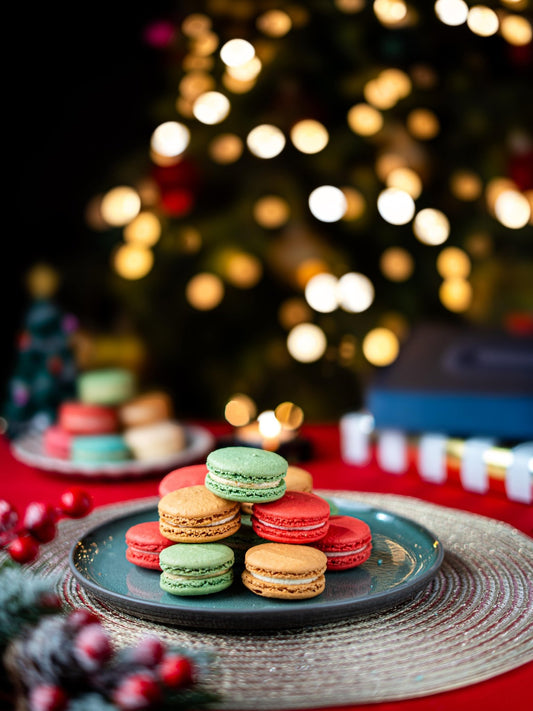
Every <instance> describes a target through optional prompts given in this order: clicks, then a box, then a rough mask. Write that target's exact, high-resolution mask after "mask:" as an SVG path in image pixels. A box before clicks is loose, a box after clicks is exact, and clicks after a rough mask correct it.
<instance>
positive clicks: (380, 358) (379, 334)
mask: <svg viewBox="0 0 533 711" xmlns="http://www.w3.org/2000/svg"><path fill="white" fill-rule="evenodd" d="M362 351H363V355H364V356H365V358H366V359H367V360H368V362H369V363H371V364H372V365H376V366H386V365H390V364H391V363H393V362H394V361H395V360H396V358H397V357H398V353H399V351H400V341H399V339H398V336H396V334H395V333H393V332H392V331H391V330H390V329H388V328H383V327H379V328H373V329H372V330H371V331H369V332H368V333H367V334H366V336H365V337H364V339H363V343H362Z"/></svg>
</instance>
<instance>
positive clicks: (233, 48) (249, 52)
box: [220, 38, 255, 67]
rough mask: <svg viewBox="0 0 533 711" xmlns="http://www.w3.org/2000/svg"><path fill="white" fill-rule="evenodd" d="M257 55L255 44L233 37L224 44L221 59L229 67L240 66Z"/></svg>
mask: <svg viewBox="0 0 533 711" xmlns="http://www.w3.org/2000/svg"><path fill="white" fill-rule="evenodd" d="M254 56H255V49H254V46H253V44H250V42H248V41H247V40H245V39H238V38H237V39H231V40H228V41H227V42H226V43H225V44H223V45H222V47H221V49H220V59H221V60H222V61H223V62H224V64H225V65H226V66H228V67H239V66H240V65H241V64H246V62H249V61H250V60H251V59H253V57H254Z"/></svg>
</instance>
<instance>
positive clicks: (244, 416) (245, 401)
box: [224, 393, 257, 427]
mask: <svg viewBox="0 0 533 711" xmlns="http://www.w3.org/2000/svg"><path fill="white" fill-rule="evenodd" d="M256 414H257V407H256V404H255V402H254V401H253V400H252V398H251V397H249V396H248V395H245V394H244V393H236V394H235V395H233V396H232V397H231V398H230V399H229V400H228V402H227V403H226V407H225V408H224V417H225V418H226V421H227V422H229V424H230V425H233V427H242V426H244V425H247V424H248V423H249V422H251V421H252V420H253V419H254V418H255V416H256Z"/></svg>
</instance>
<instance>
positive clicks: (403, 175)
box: [385, 167, 422, 200]
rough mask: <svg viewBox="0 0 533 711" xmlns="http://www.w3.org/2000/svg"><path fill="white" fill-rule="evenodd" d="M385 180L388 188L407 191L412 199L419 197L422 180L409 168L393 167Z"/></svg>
mask: <svg viewBox="0 0 533 711" xmlns="http://www.w3.org/2000/svg"><path fill="white" fill-rule="evenodd" d="M385 182H386V185H387V187H388V188H398V189H399V190H403V191H404V192H406V193H409V195H410V196H411V197H412V198H413V200H416V199H417V198H418V197H420V193H421V192H422V180H421V179H420V176H419V175H418V173H416V172H415V171H414V170H412V169H411V168H404V167H402V168H394V170H391V171H390V173H389V174H388V175H387V179H386V181H385Z"/></svg>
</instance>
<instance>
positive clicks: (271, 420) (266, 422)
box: [257, 410, 281, 439]
mask: <svg viewBox="0 0 533 711" xmlns="http://www.w3.org/2000/svg"><path fill="white" fill-rule="evenodd" d="M257 426H258V429H259V433H260V434H261V435H262V436H263V437H266V438H267V439H273V438H274V437H277V436H278V435H279V434H280V432H281V422H280V421H279V420H278V418H277V417H276V413H275V412H274V410H264V411H263V412H261V413H260V414H259V415H258V416H257Z"/></svg>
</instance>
